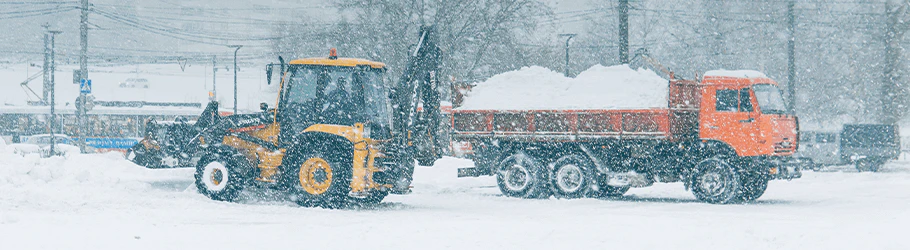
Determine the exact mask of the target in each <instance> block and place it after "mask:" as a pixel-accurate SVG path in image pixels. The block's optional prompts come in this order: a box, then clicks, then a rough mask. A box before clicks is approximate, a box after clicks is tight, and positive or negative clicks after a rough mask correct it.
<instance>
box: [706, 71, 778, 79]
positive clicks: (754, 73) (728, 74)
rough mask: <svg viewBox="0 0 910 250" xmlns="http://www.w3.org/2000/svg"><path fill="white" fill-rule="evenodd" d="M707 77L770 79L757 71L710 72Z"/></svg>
mask: <svg viewBox="0 0 910 250" xmlns="http://www.w3.org/2000/svg"><path fill="white" fill-rule="evenodd" d="M705 76H718V77H738V78H768V76H766V75H765V74H764V73H762V72H758V71H755V70H709V71H708V72H705Z"/></svg>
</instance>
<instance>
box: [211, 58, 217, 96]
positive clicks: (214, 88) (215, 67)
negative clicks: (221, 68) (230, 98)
mask: <svg viewBox="0 0 910 250" xmlns="http://www.w3.org/2000/svg"><path fill="white" fill-rule="evenodd" d="M215 58H216V57H215V56H212V101H218V88H216V87H215V86H216V85H215V81H216V80H215V79H217V78H216V77H215V74H216V73H218V67H217V65H215Z"/></svg>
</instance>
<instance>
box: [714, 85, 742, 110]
mask: <svg viewBox="0 0 910 250" xmlns="http://www.w3.org/2000/svg"><path fill="white" fill-rule="evenodd" d="M738 92H739V91H738V90H735V89H718V90H717V102H716V103H715V104H714V109H715V110H717V112H736V110H737V108H738V107H737V106H738V105H739V93H738Z"/></svg>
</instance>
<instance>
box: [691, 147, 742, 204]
mask: <svg viewBox="0 0 910 250" xmlns="http://www.w3.org/2000/svg"><path fill="white" fill-rule="evenodd" d="M692 184H693V185H692V193H693V194H694V195H695V198H698V199H699V200H701V201H704V202H708V203H715V204H726V203H731V202H734V201H736V199H737V198H739V197H738V196H739V194H740V189H741V188H742V185H741V184H740V178H739V173H737V172H736V169H735V168H734V167H733V166H732V165H730V164H729V163H728V162H727V160H725V159H722V158H718V157H712V158H708V159H705V160H702V161H701V162H699V163H698V165H696V166H695V173H694V174H693V176H692Z"/></svg>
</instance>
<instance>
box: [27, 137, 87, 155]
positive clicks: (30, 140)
mask: <svg viewBox="0 0 910 250" xmlns="http://www.w3.org/2000/svg"><path fill="white" fill-rule="evenodd" d="M53 138H54V139H55V140H56V142H55V145H54V153H53V155H64V156H65V155H69V154H79V153H80V150H79V147H76V146H73V145H72V144H73V140H72V139H71V138H70V137H69V136H66V135H61V134H55V135H54V136H53ZM9 147H12V148H13V152H15V153H17V154H22V155H25V154H34V153H39V154H41V156H50V155H52V154H51V152H50V151H51V135H49V134H41V135H32V136H27V137H24V138H23V140H22V143H17V144H10V145H9Z"/></svg>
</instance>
